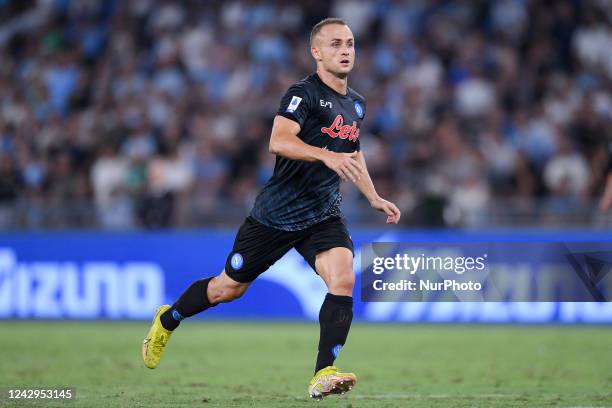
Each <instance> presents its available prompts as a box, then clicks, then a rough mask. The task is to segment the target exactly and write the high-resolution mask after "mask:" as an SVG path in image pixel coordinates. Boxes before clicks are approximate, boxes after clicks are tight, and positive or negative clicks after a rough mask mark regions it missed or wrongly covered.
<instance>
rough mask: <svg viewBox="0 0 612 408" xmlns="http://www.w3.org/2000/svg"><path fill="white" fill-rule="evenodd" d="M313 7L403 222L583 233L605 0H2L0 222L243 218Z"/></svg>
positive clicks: (301, 67)
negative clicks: (347, 39)
mask: <svg viewBox="0 0 612 408" xmlns="http://www.w3.org/2000/svg"><path fill="white" fill-rule="evenodd" d="M329 16H335V17H341V18H344V19H345V20H346V21H347V22H348V23H349V25H350V27H351V29H352V30H353V33H354V35H355V38H356V43H357V62H356V66H355V70H354V72H353V73H352V74H351V76H350V79H349V85H350V86H352V87H353V88H355V89H356V90H357V91H358V92H360V93H361V94H363V95H365V96H366V98H367V100H368V111H367V114H366V121H365V122H364V127H363V128H362V129H361V136H360V137H361V143H362V148H363V149H364V152H365V154H366V160H367V161H368V167H369V170H370V173H371V174H372V176H373V179H374V181H375V185H376V186H377V188H378V190H379V193H380V194H381V195H382V196H384V197H386V198H388V199H390V200H393V201H396V202H397V203H398V205H399V206H400V208H401V209H402V210H403V211H404V221H403V222H404V223H405V224H406V225H428V226H444V225H456V226H475V227H478V226H495V225H505V224H510V225H532V224H547V225H563V224H568V225H592V222H593V218H594V217H595V214H596V210H595V205H594V203H595V201H596V198H597V197H598V195H599V194H600V193H601V189H602V187H603V184H604V182H603V180H604V173H605V169H606V166H607V162H608V160H609V157H610V151H609V150H608V148H609V147H608V146H609V144H610V142H611V141H612V3H611V2H610V1H607V0H601V1H598V0H592V1H586V0H585V1H579V0H576V1H536V0H498V1H494V2H488V1H469V0H464V1H394V0H375V1H359V0H334V1H325V0H323V1H318V0H305V1H299V2H298V1H296V2H289V1H278V0H277V1H271V0H268V1H258V0H245V1H199V0H184V1H164V0H159V1H158V0H130V1H119V0H116V1H102V0H79V1H75V0H73V1H70V0H38V1H35V0H0V228H65V227H69V228H108V229H123V228H140V227H146V228H159V227H168V226H170V227H189V226H202V225H217V224H218V223H225V222H228V223H235V222H239V221H240V220H241V219H242V218H243V217H244V216H245V215H246V213H247V211H248V210H249V209H250V205H251V203H252V202H253V199H254V197H255V195H256V194H257V192H258V190H259V189H260V188H261V186H262V185H263V183H264V182H265V181H266V180H267V179H268V177H269V176H270V175H271V172H272V168H273V164H274V157H273V156H272V155H270V154H269V153H268V139H269V132H270V126H271V123H272V119H273V117H274V115H275V113H276V110H277V109H278V104H279V101H280V97H281V96H282V95H283V93H284V92H285V90H286V89H287V88H288V87H289V86H290V85H291V84H292V83H293V82H296V81H297V80H299V79H300V78H302V77H304V76H306V75H307V74H309V73H311V72H312V71H313V69H314V62H313V60H312V58H311V57H310V53H309V47H308V35H309V33H310V29H311V27H312V26H313V25H314V24H315V23H316V22H318V21H319V20H321V19H323V18H325V17H329ZM342 189H343V194H344V200H343V203H344V204H343V205H344V209H345V212H346V213H347V215H348V216H349V218H350V219H353V220H355V222H357V223H359V222H368V221H372V220H376V221H380V222H381V223H382V220H383V218H381V220H378V219H375V217H373V215H372V214H371V213H370V210H368V209H367V203H365V202H364V199H363V198H362V197H360V195H359V194H358V191H357V190H356V189H355V188H354V187H353V186H351V185H349V184H344V185H343V187H342ZM227 220H229V221H227Z"/></svg>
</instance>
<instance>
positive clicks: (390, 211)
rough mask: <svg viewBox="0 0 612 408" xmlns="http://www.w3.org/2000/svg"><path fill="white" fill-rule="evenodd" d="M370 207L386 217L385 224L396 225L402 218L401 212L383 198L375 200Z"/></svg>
mask: <svg viewBox="0 0 612 408" xmlns="http://www.w3.org/2000/svg"><path fill="white" fill-rule="evenodd" d="M370 205H371V206H372V208H374V209H375V210H378V211H381V212H384V213H385V214H386V215H387V224H397V223H398V222H399V220H400V217H401V216H402V212H401V211H400V210H399V208H397V206H396V205H395V204H393V203H392V202H391V201H387V200H385V199H384V198H381V197H377V198H375V199H374V200H373V201H372V202H371V203H370Z"/></svg>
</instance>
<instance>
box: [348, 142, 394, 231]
mask: <svg viewBox="0 0 612 408" xmlns="http://www.w3.org/2000/svg"><path fill="white" fill-rule="evenodd" d="M356 159H357V161H358V162H359V163H361V167H362V168H363V173H362V175H361V177H360V178H359V179H358V180H356V181H355V182H354V183H355V185H356V186H357V188H358V189H359V191H361V193H362V194H363V195H364V196H365V197H366V198H367V199H368V201H369V202H370V205H371V206H372V208H374V209H375V210H378V211H381V212H384V213H385V214H386V215H387V224H397V223H398V222H399V220H400V217H401V215H402V213H401V211H400V210H399V208H397V206H396V205H395V204H393V203H392V202H391V201H387V200H385V199H384V198H382V197H381V196H379V195H378V193H377V192H376V188H375V187H374V183H373V182H372V178H371V177H370V173H369V172H368V168H367V166H366V162H365V157H364V156H363V152H359V153H358V154H357V157H356Z"/></svg>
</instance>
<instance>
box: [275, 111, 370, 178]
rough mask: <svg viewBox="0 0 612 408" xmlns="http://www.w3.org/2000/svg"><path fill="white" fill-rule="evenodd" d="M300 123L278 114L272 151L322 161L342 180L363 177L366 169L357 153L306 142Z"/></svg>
mask: <svg viewBox="0 0 612 408" xmlns="http://www.w3.org/2000/svg"><path fill="white" fill-rule="evenodd" d="M298 133H300V124H299V123H297V122H295V121H293V120H291V119H287V118H286V117H283V116H280V115H277V116H276V117H275V118H274V125H273V126H272V135H271V136H270V145H269V148H268V150H269V151H270V153H273V154H276V155H279V156H283V157H285V158H287V159H291V160H303V161H309V162H316V161H318V162H321V163H323V164H325V165H326V166H327V167H329V168H330V169H331V170H333V171H335V172H336V174H338V176H340V178H341V179H342V180H345V181H346V180H352V181H353V182H355V181H357V180H359V179H360V178H361V174H362V173H363V171H364V169H363V167H362V165H361V163H359V161H358V158H357V154H358V152H353V153H336V152H331V151H329V150H325V149H321V148H320V147H316V146H312V145H309V144H308V143H304V141H303V140H302V139H300V138H299V136H298Z"/></svg>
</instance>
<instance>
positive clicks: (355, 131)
mask: <svg viewBox="0 0 612 408" xmlns="http://www.w3.org/2000/svg"><path fill="white" fill-rule="evenodd" d="M321 132H323V133H325V134H327V135H328V136H329V137H331V138H334V139H335V138H336V137H339V138H340V139H348V140H349V141H351V142H356V141H357V139H358V138H359V128H358V127H357V122H355V121H353V125H352V126H349V125H345V124H344V118H342V115H338V116H336V118H335V119H334V121H333V122H332V124H331V126H329V127H322V128H321Z"/></svg>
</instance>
